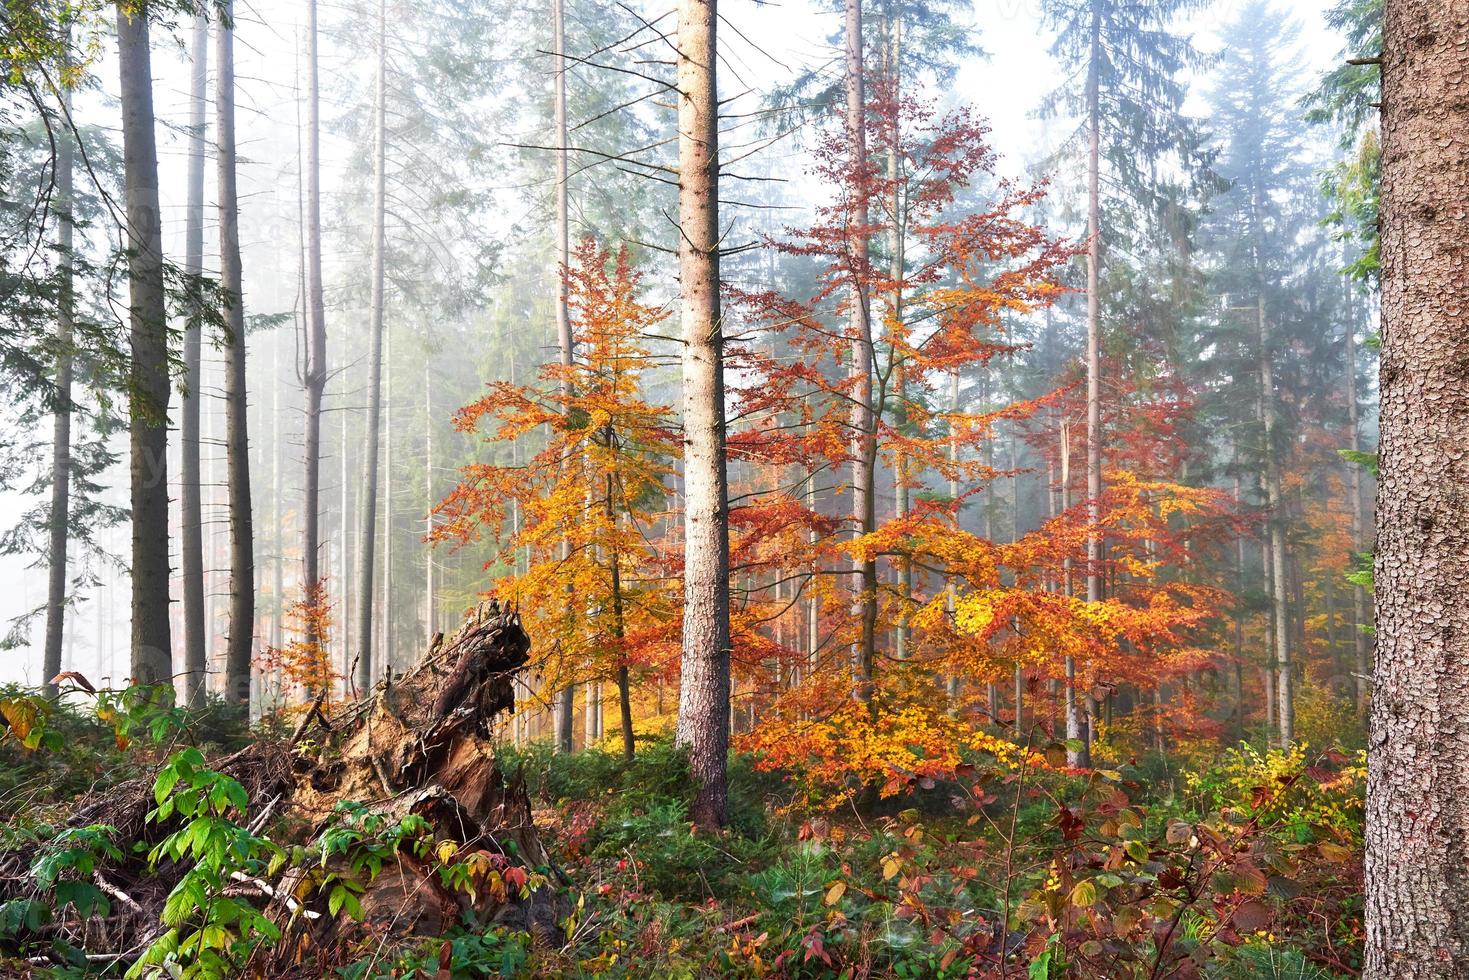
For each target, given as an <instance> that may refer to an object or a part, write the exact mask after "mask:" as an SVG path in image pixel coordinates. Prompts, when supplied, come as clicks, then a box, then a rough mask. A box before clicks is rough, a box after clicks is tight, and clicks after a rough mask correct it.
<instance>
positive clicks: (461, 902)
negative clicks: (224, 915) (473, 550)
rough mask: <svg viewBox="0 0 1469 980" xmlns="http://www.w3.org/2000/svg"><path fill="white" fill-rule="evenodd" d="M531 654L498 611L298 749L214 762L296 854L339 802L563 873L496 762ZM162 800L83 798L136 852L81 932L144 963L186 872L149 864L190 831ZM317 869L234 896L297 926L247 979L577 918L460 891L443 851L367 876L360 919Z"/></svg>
mask: <svg viewBox="0 0 1469 980" xmlns="http://www.w3.org/2000/svg"><path fill="white" fill-rule="evenodd" d="M529 653H530V639H529V637H527V636H526V634H525V631H524V629H523V628H522V625H521V622H520V617H519V615H518V614H517V613H516V612H515V611H514V610H512V609H509V608H505V607H501V606H499V605H498V604H497V603H495V602H493V601H490V602H486V603H484V604H482V605H481V606H479V607H478V608H477V609H476V610H474V612H473V613H472V614H471V615H470V616H469V617H468V618H467V619H466V620H465V622H464V623H463V625H462V626H461V627H460V628H459V630H458V631H457V632H455V633H454V634H453V636H451V637H449V638H447V639H445V638H444V637H443V636H442V635H438V636H436V637H435V638H434V641H433V642H432V643H430V644H429V646H428V648H427V649H426V650H425V652H424V654H423V655H422V656H421V657H420V659H419V661H418V662H417V663H416V664H415V665H414V666H413V668H412V669H410V670H409V671H408V672H407V673H405V674H402V675H399V676H396V677H392V676H390V677H389V678H387V679H385V680H383V681H381V682H379V683H378V684H377V685H376V686H375V687H374V688H373V690H372V691H370V692H368V693H367V695H366V696H365V697H363V698H361V699H360V700H358V701H354V702H351V703H348V704H344V705H340V706H337V707H335V708H332V707H330V706H329V705H328V704H327V703H326V701H325V699H324V697H323V696H318V697H317V698H316V699H315V700H314V701H313V702H312V703H311V705H310V706H309V707H308V709H307V711H306V713H305V714H304V715H303V716H302V717H301V720H300V722H299V724H298V726H297V727H296V729H295V730H294V731H293V732H292V734H291V736H290V738H289V740H268V739H262V740H260V741H257V742H255V743H252V744H251V745H249V746H247V747H246V748H244V749H241V750H240V751H238V752H235V753H233V754H231V755H228V756H225V757H223V758H220V759H216V760H211V762H210V765H211V766H212V767H213V768H215V769H217V770H218V771H221V772H224V773H226V774H228V775H230V776H231V777H233V778H234V779H236V780H238V781H239V782H240V784H241V785H242V786H243V787H244V788H245V790H246V792H247V794H248V795H249V800H250V806H249V813H248V814H246V818H245V819H244V820H243V821H242V823H245V824H246V825H247V826H248V827H249V829H250V831H251V832H253V833H260V832H262V831H263V832H265V833H267V834H268V835H269V836H270V837H271V839H272V840H274V841H275V842H276V843H278V844H281V845H282V846H287V847H289V846H290V845H292V844H309V843H310V842H311V841H313V840H315V839H317V838H318V836H319V835H320V833H321V832H322V831H323V830H325V829H327V828H328V827H329V826H330V825H331V823H332V821H334V820H339V819H341V815H340V813H339V807H338V804H339V803H341V802H343V801H351V802H353V803H356V804H361V805H363V806H365V807H366V808H367V810H368V812H372V813H376V814H381V815H382V817H383V818H384V820H385V823H386V824H389V825H391V824H395V823H397V822H399V821H401V820H402V819H403V818H404V817H406V816H408V815H410V814H413V815H417V816H418V817H421V818H423V820H424V821H426V822H427V824H428V826H429V827H430V828H431V830H432V834H433V839H434V841H435V842H445V841H447V842H452V843H453V844H454V845H455V850H456V851H457V853H458V854H460V855H472V854H474V853H475V852H483V853H484V855H485V861H484V862H482V863H483V864H485V865H486V866H489V865H490V863H491V862H493V866H494V867H496V868H502V869H503V868H505V867H510V866H519V867H523V868H529V869H536V868H542V867H547V866H549V865H550V864H551V859H550V856H549V855H548V854H547V852H546V849H545V847H544V845H543V844H542V843H541V839H540V836H539V834H538V833H537V831H536V828H535V826H534V823H533V822H532V819H531V806H530V799H529V796H528V795H527V793H526V789H525V783H524V781H523V779H522V778H521V774H520V773H518V772H515V773H506V772H504V771H503V770H501V769H500V768H499V767H498V766H496V764H495V752H494V742H493V735H494V728H495V724H496V722H497V720H498V719H499V718H500V717H501V716H502V715H504V714H505V713H507V712H509V711H511V710H513V708H514V703H515V702H514V697H515V696H514V686H513V684H512V680H513V678H514V676H515V674H516V672H518V671H519V670H521V669H522V668H523V667H524V666H525V664H526V662H527V660H528V658H529ZM154 805H155V801H154V799H153V779H152V778H142V779H135V780H131V781H129V782H125V783H122V784H120V785H118V786H114V787H112V788H110V789H108V790H107V791H106V792H102V793H97V794H94V795H93V796H91V797H88V798H86V799H84V800H82V801H81V803H80V804H79V805H78V807H77V808H76V810H75V811H74V812H73V814H72V816H71V819H70V820H69V823H70V824H71V825H73V826H83V825H88V824H98V823H102V824H110V825H112V826H114V827H116V828H117V834H116V837H115V842H116V843H117V844H118V846H119V848H120V849H121V850H122V851H123V853H124V855H125V856H124V858H123V860H122V861H116V862H106V863H105V865H104V867H103V868H102V869H101V870H100V871H99V873H98V878H97V881H98V883H99V886H100V887H102V888H103V889H104V891H105V892H106V893H107V894H108V895H110V896H111V897H112V899H113V909H112V913H111V914H110V915H109V916H108V917H107V919H106V920H99V919H96V918H93V919H92V920H91V921H90V922H71V923H66V924H65V927H66V928H68V929H69V931H70V933H71V935H72V937H73V941H74V942H75V944H76V945H78V946H81V947H82V948H83V949H86V950H89V951H102V950H126V951H128V957H129V958H132V957H135V956H136V955H138V953H139V952H141V950H142V948H144V947H145V946H146V944H147V942H148V941H151V940H152V939H153V938H156V937H157V936H158V935H159V934H160V932H161V930H160V923H159V914H160V912H161V910H162V907H163V903H164V901H165V900H166V898H167V896H168V894H169V892H170V891H171V890H172V888H173V887H174V885H176V884H177V883H178V881H179V879H180V878H181V876H182V874H183V872H184V869H183V868H174V867H161V868H158V869H154V870H151V871H150V870H149V869H148V868H147V865H146V859H145V857H144V856H143V855H145V854H146V851H147V850H148V849H149V848H151V847H152V845H154V844H156V843H157V842H158V841H160V840H162V839H163V838H164V837H165V836H166V835H167V834H168V833H170V832H171V831H172V830H174V829H176V827H177V822H176V819H175V820H172V821H164V822H162V823H156V822H152V823H150V822H149V821H148V820H147V819H146V818H147V815H148V812H149V811H150V810H151V809H153V807H154ZM139 845H141V846H139ZM28 858H29V856H28V855H20V854H14V853H12V854H4V853H0V897H3V898H9V897H20V896H21V894H22V893H23V892H24V890H25V887H26V882H27V879H26V876H25V874H24V873H23V870H24V868H25V867H26V865H27V863H28ZM308 863H309V862H308ZM333 870H340V869H335V868H333ZM311 873H312V872H311V869H310V868H309V867H288V868H287V869H285V870H284V872H283V873H282V874H280V875H278V876H277V877H276V879H275V880H266V879H264V878H260V877H254V876H248V875H243V874H236V875H235V876H234V878H235V881H236V884H235V885H234V886H231V894H232V895H234V896H236V897H240V898H244V899H246V900H249V901H251V902H252V903H254V904H256V905H257V906H258V907H260V908H262V909H263V910H265V911H266V913H267V915H269V916H270V917H271V918H272V919H274V920H275V921H276V922H277V924H278V925H280V926H281V928H282V939H281V941H280V942H279V943H277V944H275V946H274V947H273V948H271V949H269V950H264V949H262V950H258V951H257V952H256V954H255V955H254V956H252V958H251V960H250V962H249V964H248V965H247V966H246V968H245V971H244V972H245V974H246V975H258V976H286V975H292V974H294V972H295V971H297V970H298V968H299V964H301V963H302V962H314V963H316V964H317V965H322V964H325V963H329V962H333V961H344V960H345V958H348V954H349V951H356V950H360V948H362V946H363V943H364V942H369V941H370V942H372V943H374V944H377V945H381V944H383V943H391V942H395V941H404V940H408V939H413V938H417V937H432V936H440V935H443V934H444V933H445V932H446V931H447V930H448V929H449V928H451V927H452V926H454V925H455V924H456V923H458V922H460V921H464V920H465V918H466V917H468V918H469V919H470V920H478V921H480V922H483V923H485V924H487V925H488V924H489V923H491V922H502V923H508V924H511V925H514V926H518V927H520V928H523V929H525V930H527V931H529V932H531V933H533V934H535V935H536V936H537V937H538V938H541V939H544V940H556V939H558V938H559V937H558V936H557V935H556V932H557V926H556V923H557V921H558V920H560V919H561V918H563V917H564V915H565V911H566V910H564V909H561V908H560V907H559V905H558V899H557V897H556V896H555V893H554V891H553V889H551V888H550V887H542V888H539V889H537V890H536V892H535V893H533V894H532V895H531V896H530V898H528V899H521V898H520V897H519V896H518V895H514V894H508V895H507V894H506V893H505V889H504V888H502V887H501V888H478V889H476V890H475V894H474V895H473V896H471V895H469V894H468V893H467V891H465V890H462V889H461V890H457V891H451V890H450V889H448V888H446V887H445V885H444V884H443V882H442V881H441V880H440V877H439V875H438V873H437V869H436V868H435V867H434V866H433V865H432V859H431V858H429V859H421V858H419V857H416V856H414V855H412V854H410V853H408V852H407V851H406V850H405V851H404V852H402V853H401V854H400V855H399V856H398V859H397V860H396V861H395V862H388V863H385V864H384V866H383V868H382V871H381V873H379V874H377V875H376V876H375V877H373V878H372V880H371V881H370V882H364V884H365V886H366V887H365V891H364V892H363V893H362V895H361V899H360V900H361V907H362V920H361V921H357V920H356V919H353V918H351V917H350V916H349V915H348V914H347V912H346V910H345V909H344V910H343V911H341V912H339V913H338V914H337V915H331V914H329V913H328V908H327V900H326V896H325V894H324V893H323V892H322V891H320V890H314V889H311V888H310V887H308V886H309V885H310V881H309V878H310V875H311ZM103 875H105V877H103ZM512 891H513V889H512Z"/></svg>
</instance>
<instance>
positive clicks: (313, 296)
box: [301, 0, 327, 646]
mask: <svg viewBox="0 0 1469 980" xmlns="http://www.w3.org/2000/svg"><path fill="white" fill-rule="evenodd" d="M316 8H317V0H307V2H306V371H305V373H304V374H303V376H302V387H303V388H304V389H305V394H306V434H305V440H304V442H305V466H306V474H305V476H306V479H305V484H304V486H305V500H304V503H303V512H304V513H303V530H302V541H301V558H302V573H301V579H302V583H303V585H304V586H305V588H306V590H307V597H308V598H320V599H325V594H324V592H323V591H322V590H323V589H324V585H325V583H323V582H322V580H321V571H320V559H321V400H322V396H323V395H324V394H325V392H326V381H327V367H326V299H325V297H324V294H323V289H322V282H321V92H320V80H319V77H318V65H317V48H318V44H319V41H320V38H319V36H318V31H317V24H316V13H317V9H316ZM321 641H322V638H321V637H320V636H317V635H316V632H315V630H314V628H310V629H308V631H307V635H306V642H307V643H308V644H310V645H313V646H319V645H320V643H321Z"/></svg>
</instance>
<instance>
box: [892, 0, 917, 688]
mask: <svg viewBox="0 0 1469 980" xmlns="http://www.w3.org/2000/svg"><path fill="white" fill-rule="evenodd" d="M902 59H903V0H889V12H888V78H889V80H890V84H891V85H892V92H891V93H890V97H891V98H893V99H895V100H896V99H897V98H898V96H899V94H900V90H901V88H902V71H903V61H902ZM892 137H893V138H892V142H891V143H890V144H889V145H888V148H887V179H888V184H889V188H890V189H889V191H888V210H889V212H890V214H889V220H890V222H891V223H890V224H889V226H888V261H889V264H890V267H889V269H888V277H889V278H890V279H891V280H892V291H893V292H892V296H893V299H892V318H893V325H894V329H897V330H901V329H902V324H903V273H904V268H905V261H904V259H905V257H904V254H903V251H904V250H903V242H904V231H905V229H904V227H903V225H904V222H903V192H902V188H901V187H899V184H898V181H899V177H900V176H901V173H902V166H903V161H902V158H901V152H900V151H901V147H900V146H899V143H900V141H901V138H902V134H901V132H900V130H899V128H898V127H897V126H894V127H893V133H892ZM893 381H894V392H893V394H894V399H895V401H896V403H897V409H896V412H895V415H896V418H897V423H898V427H899V428H900V429H901V428H904V427H905V426H906V425H907V422H908V372H907V370H906V367H905V365H903V364H902V363H901V362H900V363H899V364H898V365H897V367H896V368H895V369H894V372H893ZM893 470H894V473H893V484H894V489H893V498H894V501H893V509H894V511H895V512H896V516H897V517H898V519H899V520H901V519H903V518H904V517H907V516H908V511H909V509H910V503H909V501H910V496H911V495H910V489H909V486H908V473H907V465H906V460H905V457H904V455H903V454H902V453H901V452H900V453H898V454H896V457H895V459H894V466H893ZM912 599H913V562H912V561H911V560H910V559H908V558H906V557H905V558H902V559H901V560H900V561H899V564H898V602H899V609H898V624H897V628H896V629H895V630H894V631H893V654H894V656H896V657H897V658H898V659H899V660H906V659H908V604H909V603H910V602H911V601H912Z"/></svg>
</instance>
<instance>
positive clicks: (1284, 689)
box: [1256, 282, 1295, 748]
mask: <svg viewBox="0 0 1469 980" xmlns="http://www.w3.org/2000/svg"><path fill="white" fill-rule="evenodd" d="M1256 318H1257V324H1258V327H1259V341H1260V389H1261V395H1260V404H1261V406H1262V410H1261V422H1262V428H1263V431H1264V439H1265V447H1264V448H1265V460H1264V476H1265V504H1266V507H1267V508H1268V510H1269V521H1270V596H1271V605H1272V607H1273V609H1274V612H1275V669H1276V681H1275V695H1276V698H1277V699H1278V700H1279V705H1278V707H1277V708H1276V722H1277V728H1278V730H1279V734H1280V744H1281V746H1282V747H1285V748H1288V747H1289V746H1290V744H1291V742H1292V741H1294V740H1295V698H1294V694H1293V692H1294V683H1293V679H1294V674H1293V668H1292V665H1291V643H1290V619H1289V611H1290V607H1289V603H1288V602H1287V599H1286V590H1287V589H1288V587H1289V582H1288V581H1287V579H1286V572H1285V566H1286V556H1285V514H1284V512H1283V511H1284V501H1283V499H1282V497H1281V492H1280V468H1279V466H1278V465H1277V463H1276V461H1275V380H1274V373H1273V372H1272V371H1271V368H1270V327H1269V320H1268V318H1267V317H1266V315H1265V295H1264V292H1263V282H1262V291H1261V293H1260V296H1259V298H1258V300H1257V303H1256Z"/></svg>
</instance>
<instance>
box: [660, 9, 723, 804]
mask: <svg viewBox="0 0 1469 980" xmlns="http://www.w3.org/2000/svg"><path fill="white" fill-rule="evenodd" d="M715 3H716V0H679V3H678V68H677V79H678V164H679V194H678V211H679V215H678V217H679V231H680V234H679V247H678V266H679V292H680V300H681V307H682V328H683V426H684V499H685V516H684V619H683V653H682V659H681V672H680V675H679V692H678V725H677V728H676V730H675V733H674V743H675V744H676V745H678V746H680V747H682V748H684V749H686V750H687V751H688V753H689V768H690V770H691V772H692V774H693V777H694V784H695V786H696V787H697V788H696V790H695V795H694V800H693V802H692V804H691V805H690V807H689V815H690V816H691V817H692V818H693V820H694V821H695V822H696V823H698V824H701V825H704V826H709V827H715V826H722V825H723V824H724V823H725V822H726V819H727V817H726V808H725V802H726V797H727V794H728V787H727V770H728V765H729V759H728V752H729V653H730V649H729V647H730V637H729V492H728V485H727V483H726V473H725V448H724V437H725V420H724V362H723V356H724V335H723V328H722V325H721V322H720V309H719V286H720V280H719V97H718V95H717V91H718V89H717V86H716V81H715V57H716V53H717V48H716V20H717V13H716V9H715Z"/></svg>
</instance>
